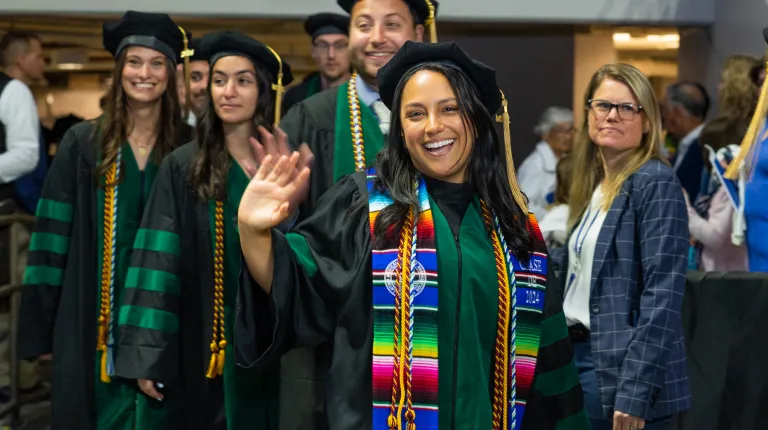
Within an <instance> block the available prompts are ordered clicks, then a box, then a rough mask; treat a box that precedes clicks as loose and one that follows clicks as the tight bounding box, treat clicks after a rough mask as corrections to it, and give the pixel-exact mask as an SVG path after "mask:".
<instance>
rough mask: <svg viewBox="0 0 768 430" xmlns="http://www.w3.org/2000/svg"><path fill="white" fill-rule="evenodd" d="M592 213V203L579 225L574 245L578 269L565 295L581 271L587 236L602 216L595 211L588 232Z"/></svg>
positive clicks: (571, 278)
mask: <svg viewBox="0 0 768 430" xmlns="http://www.w3.org/2000/svg"><path fill="white" fill-rule="evenodd" d="M591 213H592V204H591V202H590V205H589V208H588V209H587V213H586V214H584V219H583V220H582V221H581V225H579V231H577V232H576V240H575V242H576V243H574V244H573V253H574V254H575V255H576V261H575V265H576V269H575V270H574V271H573V273H571V276H570V277H569V278H568V285H566V287H565V294H568V290H570V289H571V286H573V283H574V282H575V281H576V276H577V275H578V273H579V272H580V271H581V249H582V248H583V247H584V241H585V240H586V239H587V235H588V234H589V231H590V230H592V226H593V225H594V224H595V221H596V220H597V217H598V215H600V211H599V210H596V211H595V216H593V217H592V221H590V222H589V226H588V227H587V229H586V230H584V226H585V225H587V220H588V219H589V214H591ZM582 231H583V232H584V236H582V235H581V233H582ZM565 294H563V297H565Z"/></svg>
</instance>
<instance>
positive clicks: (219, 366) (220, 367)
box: [216, 340, 227, 376]
mask: <svg viewBox="0 0 768 430" xmlns="http://www.w3.org/2000/svg"><path fill="white" fill-rule="evenodd" d="M226 350H227V341H226V340H222V341H221V342H220V343H219V359H218V362H217V363H216V374H217V375H218V376H221V375H223V374H224V360H225V358H226Z"/></svg>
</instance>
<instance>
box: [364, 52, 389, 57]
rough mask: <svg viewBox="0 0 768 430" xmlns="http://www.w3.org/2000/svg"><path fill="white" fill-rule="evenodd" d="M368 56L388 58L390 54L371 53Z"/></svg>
mask: <svg viewBox="0 0 768 430" xmlns="http://www.w3.org/2000/svg"><path fill="white" fill-rule="evenodd" d="M368 55H370V56H371V57H388V56H389V55H390V54H389V52H371V53H369V54H368Z"/></svg>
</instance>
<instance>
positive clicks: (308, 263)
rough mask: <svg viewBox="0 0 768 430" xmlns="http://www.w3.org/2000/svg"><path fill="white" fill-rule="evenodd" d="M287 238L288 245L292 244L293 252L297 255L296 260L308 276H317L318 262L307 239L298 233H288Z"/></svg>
mask: <svg viewBox="0 0 768 430" xmlns="http://www.w3.org/2000/svg"><path fill="white" fill-rule="evenodd" d="M285 239H286V240H287V241H288V245H290V246H291V249H292V250H293V254H294V255H295V256H296V261H297V262H298V263H299V265H300V266H301V267H302V268H303V269H304V272H305V273H306V274H307V276H309V277H310V278H311V277H313V276H315V273H317V264H316V263H315V257H313V256H312V250H311V249H310V248H309V244H308V243H307V239H305V238H304V236H302V235H300V234H296V233H288V234H286V235H285Z"/></svg>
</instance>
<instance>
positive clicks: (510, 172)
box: [496, 90, 528, 215]
mask: <svg viewBox="0 0 768 430" xmlns="http://www.w3.org/2000/svg"><path fill="white" fill-rule="evenodd" d="M499 92H500V93H501V107H502V109H503V110H504V113H503V114H501V115H496V121H497V122H501V123H503V124H504V150H505V151H506V153H507V154H506V157H505V158H506V159H507V179H508V180H509V189H510V191H512V197H513V198H514V199H515V202H516V203H517V205H518V206H520V209H522V210H523V213H524V214H526V215H527V214H528V204H527V203H526V202H525V196H524V195H523V192H522V191H520V186H519V185H518V184H517V173H516V172H515V163H514V161H513V160H512V138H511V137H510V133H509V109H508V107H507V98H506V97H504V91H501V90H499Z"/></svg>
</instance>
